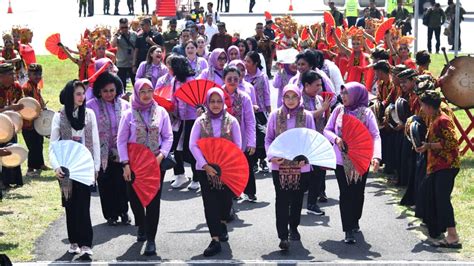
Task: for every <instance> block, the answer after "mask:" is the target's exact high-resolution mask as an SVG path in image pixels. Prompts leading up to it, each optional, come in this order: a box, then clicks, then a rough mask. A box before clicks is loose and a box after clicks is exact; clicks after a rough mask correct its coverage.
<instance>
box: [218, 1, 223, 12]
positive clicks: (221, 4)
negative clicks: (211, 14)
mask: <svg viewBox="0 0 474 266" xmlns="http://www.w3.org/2000/svg"><path fill="white" fill-rule="evenodd" d="M223 1H224V0H217V10H216V11H220V12H222V8H223V7H224V3H223Z"/></svg>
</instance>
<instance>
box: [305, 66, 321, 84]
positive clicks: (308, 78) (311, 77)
mask: <svg viewBox="0 0 474 266" xmlns="http://www.w3.org/2000/svg"><path fill="white" fill-rule="evenodd" d="M322 79H323V77H321V75H319V73H318V72H316V71H314V70H310V71H307V72H306V73H303V75H302V76H301V83H302V84H303V86H304V85H305V84H306V83H308V84H312V83H313V82H315V81H316V80H322Z"/></svg>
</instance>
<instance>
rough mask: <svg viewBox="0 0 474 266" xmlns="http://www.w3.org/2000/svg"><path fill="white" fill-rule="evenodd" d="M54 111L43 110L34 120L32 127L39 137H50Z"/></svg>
mask: <svg viewBox="0 0 474 266" xmlns="http://www.w3.org/2000/svg"><path fill="white" fill-rule="evenodd" d="M53 116H54V111H51V110H43V111H41V114H40V115H39V116H38V118H36V119H35V122H34V127H35V130H36V132H38V134H40V135H41V136H50V135H51V124H52V122H53Z"/></svg>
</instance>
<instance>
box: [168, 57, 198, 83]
mask: <svg viewBox="0 0 474 266" xmlns="http://www.w3.org/2000/svg"><path fill="white" fill-rule="evenodd" d="M170 66H171V69H172V70H173V74H174V76H175V77H176V79H177V80H178V81H180V82H186V79H187V78H188V77H192V76H194V74H195V73H194V70H193V69H192V68H191V65H190V64H189V61H188V59H186V57H184V56H182V55H174V56H173V57H172V58H171V61H170Z"/></svg>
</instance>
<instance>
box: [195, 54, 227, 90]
mask: <svg viewBox="0 0 474 266" xmlns="http://www.w3.org/2000/svg"><path fill="white" fill-rule="evenodd" d="M226 64H227V54H226V52H225V50H224V49H222V48H216V49H214V51H212V53H211V55H210V56H209V68H208V69H205V70H203V71H202V73H201V75H200V76H199V79H208V80H211V81H214V82H215V83H216V84H217V85H219V86H222V85H224V66H225V65H226Z"/></svg>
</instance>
